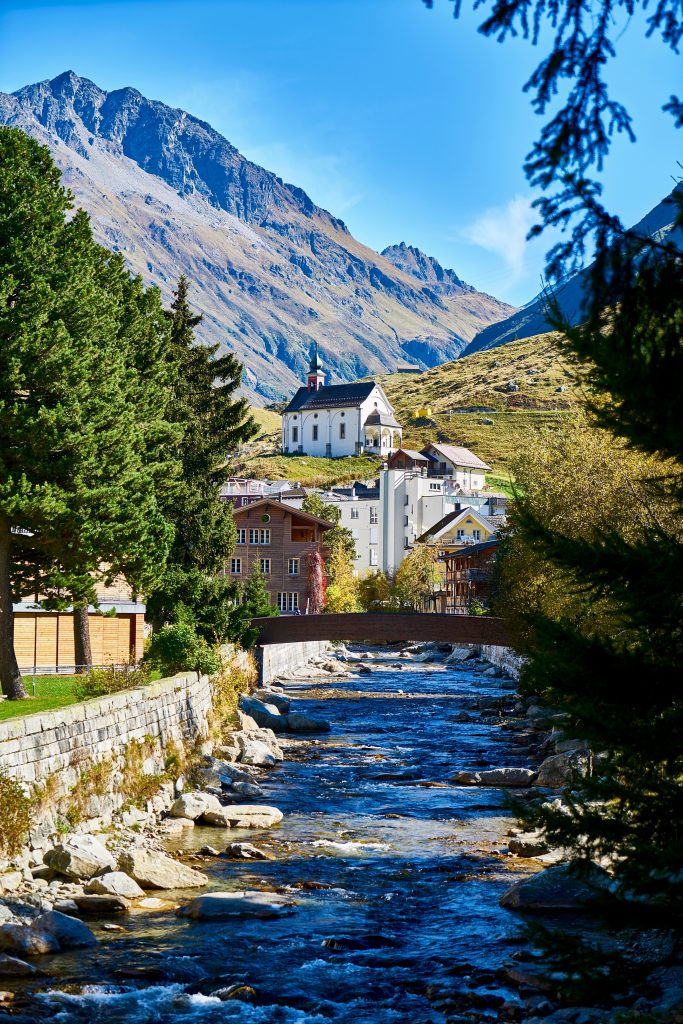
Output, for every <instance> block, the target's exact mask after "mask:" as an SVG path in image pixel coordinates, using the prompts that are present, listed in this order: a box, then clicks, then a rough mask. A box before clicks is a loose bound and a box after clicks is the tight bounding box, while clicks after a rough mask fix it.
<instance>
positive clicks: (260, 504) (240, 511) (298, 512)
mask: <svg viewBox="0 0 683 1024" xmlns="http://www.w3.org/2000/svg"><path fill="white" fill-rule="evenodd" d="M266 507H268V508H272V509H278V510H279V511H280V512H282V511H284V512H286V513H288V514H289V515H290V516H296V518H297V519H305V520H306V521H307V522H309V523H316V524H317V525H318V526H320V527H322V529H323V530H331V529H332V527H333V525H334V523H330V522H329V521H328V520H327V519H321V518H320V517H319V516H312V515H311V513H310V512H304V511H303V509H300V508H295V507H294V506H293V505H287V504H286V503H285V502H284V501H279V500H278V499H277V498H262V499H261V500H260V501H252V502H251V504H250V505H242V507H241V508H236V509H235V511H234V516H235V519H237V518H239V517H240V516H244V515H248V514H250V513H251V512H253V511H254V509H260V508H266Z"/></svg>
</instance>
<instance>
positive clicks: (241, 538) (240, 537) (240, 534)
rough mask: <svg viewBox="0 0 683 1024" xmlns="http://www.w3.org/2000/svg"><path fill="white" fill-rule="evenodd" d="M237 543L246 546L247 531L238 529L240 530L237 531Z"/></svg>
mask: <svg viewBox="0 0 683 1024" xmlns="http://www.w3.org/2000/svg"><path fill="white" fill-rule="evenodd" d="M237 543H238V544H246V543H247V531H246V530H241V529H240V530H238V531H237Z"/></svg>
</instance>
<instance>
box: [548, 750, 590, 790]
mask: <svg viewBox="0 0 683 1024" xmlns="http://www.w3.org/2000/svg"><path fill="white" fill-rule="evenodd" d="M588 766H589V754H588V751H587V750H573V751H571V752H569V753H562V754H553V755H552V756H551V757H546V759H545V761H543V763H542V764H541V767H540V768H539V769H538V776H537V778H536V780H535V782H534V786H545V787H546V788H548V789H557V788H559V787H561V786H566V785H568V784H570V783H572V782H574V780H575V779H580V778H583V777H584V776H585V775H587V774H588Z"/></svg>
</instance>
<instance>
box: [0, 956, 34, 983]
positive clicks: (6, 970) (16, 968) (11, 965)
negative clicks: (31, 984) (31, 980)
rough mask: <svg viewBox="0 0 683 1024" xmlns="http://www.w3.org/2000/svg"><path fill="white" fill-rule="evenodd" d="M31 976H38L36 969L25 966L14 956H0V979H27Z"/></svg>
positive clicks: (29, 965)
mask: <svg viewBox="0 0 683 1024" xmlns="http://www.w3.org/2000/svg"><path fill="white" fill-rule="evenodd" d="M32 974H40V971H39V970H38V968H37V967H34V966H33V964H27V963H26V961H25V960H20V959H19V958H18V957H16V956H8V955H7V953H2V954H0V978H28V977H30V976H31V975H32Z"/></svg>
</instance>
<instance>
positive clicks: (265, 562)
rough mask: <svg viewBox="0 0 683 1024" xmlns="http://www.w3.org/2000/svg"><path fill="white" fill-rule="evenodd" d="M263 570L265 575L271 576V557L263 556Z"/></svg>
mask: <svg viewBox="0 0 683 1024" xmlns="http://www.w3.org/2000/svg"><path fill="white" fill-rule="evenodd" d="M261 572H262V573H263V575H264V576H270V559H269V558H262V559H261Z"/></svg>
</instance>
